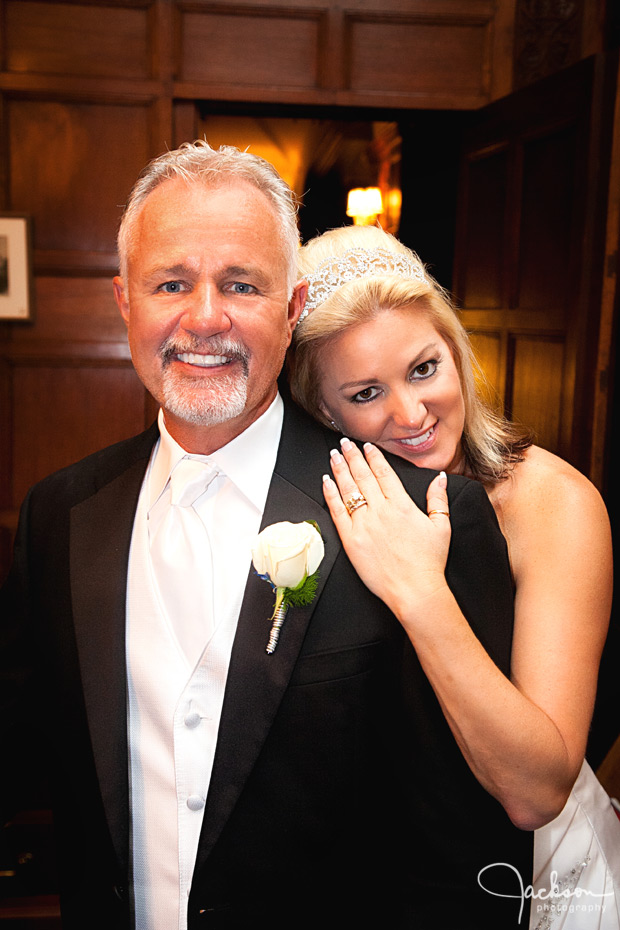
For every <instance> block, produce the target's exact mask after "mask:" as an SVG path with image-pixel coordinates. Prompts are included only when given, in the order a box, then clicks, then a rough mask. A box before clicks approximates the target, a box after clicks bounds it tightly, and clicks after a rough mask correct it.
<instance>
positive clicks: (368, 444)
mask: <svg viewBox="0 0 620 930" xmlns="http://www.w3.org/2000/svg"><path fill="white" fill-rule="evenodd" d="M373 449H374V446H373V444H372V443H371V442H365V443H364V452H372V450H373Z"/></svg>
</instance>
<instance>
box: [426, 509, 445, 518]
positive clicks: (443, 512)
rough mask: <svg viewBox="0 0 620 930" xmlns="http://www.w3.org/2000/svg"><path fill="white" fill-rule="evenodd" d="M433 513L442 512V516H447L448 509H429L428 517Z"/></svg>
mask: <svg viewBox="0 0 620 930" xmlns="http://www.w3.org/2000/svg"><path fill="white" fill-rule="evenodd" d="M434 513H442V514H443V515H444V517H449V516H450V511H449V510H429V512H428V516H429V517H432V516H433V514H434Z"/></svg>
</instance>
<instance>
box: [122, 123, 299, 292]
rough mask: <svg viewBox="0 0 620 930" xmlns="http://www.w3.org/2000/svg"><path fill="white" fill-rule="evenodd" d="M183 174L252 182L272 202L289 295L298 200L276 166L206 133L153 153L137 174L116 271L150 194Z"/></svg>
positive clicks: (210, 182)
mask: <svg viewBox="0 0 620 930" xmlns="http://www.w3.org/2000/svg"><path fill="white" fill-rule="evenodd" d="M174 178H182V179H184V180H186V181H187V182H195V181H197V182H200V183H202V184H204V185H205V186H207V187H208V186H212V187H215V186H217V185H218V184H220V183H221V182H222V181H228V180H242V181H246V182H248V183H249V184H252V185H253V186H254V187H256V188H257V190H259V191H262V193H263V194H264V195H265V196H266V197H267V199H268V200H269V201H270V203H271V205H272V206H273V208H274V211H275V214H276V217H277V220H278V223H279V226H280V230H281V233H282V238H281V240H280V242H274V243H273V247H274V249H281V250H282V252H283V255H284V258H285V261H286V268H287V290H288V294H289V297H290V295H291V294H292V291H293V287H294V285H295V282H296V280H297V250H298V248H299V231H298V228H297V201H296V198H295V195H294V193H293V192H292V191H291V189H290V187H289V186H288V184H287V183H286V181H284V180H283V179H282V178H281V177H280V175H279V174H278V172H277V171H276V169H275V168H274V167H273V165H271V164H270V163H269V162H268V161H265V159H264V158H260V157H259V156H258V155H251V154H250V153H249V152H242V151H241V150H240V149H237V148H235V147H234V146H232V145H223V146H221V148H219V149H212V148H211V146H210V145H209V143H208V142H207V141H206V140H205V139H197V140H196V141H195V142H184V143H183V145H181V146H179V148H178V149H175V150H174V151H172V152H164V154H163V155H159V156H158V157H157V158H154V159H153V161H151V162H150V163H149V164H148V165H147V166H146V168H145V169H144V170H143V171H142V173H141V174H140V177H139V178H138V180H137V181H136V183H135V184H134V186H133V188H132V191H131V193H130V195H129V199H128V201H127V204H126V206H125V210H124V212H123V216H122V219H121V224H120V228H119V231H118V240H117V243H118V256H119V263H120V273H121V277H122V278H123V280H124V281H125V282H126V281H127V264H128V260H129V253H130V251H131V249H132V247H133V245H134V237H135V227H136V220H137V219H138V216H139V214H140V211H141V209H142V207H143V205H144V202H145V200H146V199H147V197H148V196H149V194H150V193H151V192H152V191H153V190H155V188H156V187H158V186H159V185H160V184H161V183H162V182H163V181H166V180H172V179H174Z"/></svg>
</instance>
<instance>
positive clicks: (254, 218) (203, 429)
mask: <svg viewBox="0 0 620 930" xmlns="http://www.w3.org/2000/svg"><path fill="white" fill-rule="evenodd" d="M280 241H281V233H280V231H279V228H278V223H277V220H276V216H275V213H274V210H273V207H272V206H271V204H270V203H269V201H268V200H267V198H266V197H265V195H264V194H263V193H261V191H259V190H257V189H256V188H255V187H253V186H252V185H251V184H249V183H247V182H244V181H236V180H231V181H230V182H226V183H224V184H220V185H218V186H217V187H206V186H204V185H202V184H200V183H197V182H192V183H189V184H188V183H186V182H185V181H183V180H181V179H175V180H169V181H164V182H163V183H162V184H160V185H159V187H157V188H156V189H155V190H154V191H153V192H152V193H151V194H149V196H148V198H147V199H146V201H145V203H144V206H143V208H142V211H141V212H140V214H139V216H138V219H137V221H136V225H135V228H134V238H133V244H132V246H131V249H130V254H129V257H128V258H129V261H128V272H127V280H125V281H123V280H122V279H121V278H115V279H114V291H115V296H116V300H117V303H118V305H119V308H120V311H121V313H122V315H123V318H124V320H125V323H126V324H127V327H128V330H129V345H130V348H131V355H132V359H133V363H134V365H135V368H136V371H137V372H138V375H139V376H140V378H141V380H142V381H143V383H144V385H145V386H146V388H147V389H148V390H149V391H150V393H151V394H152V395H153V397H154V398H155V399H156V400H157V401H158V402H159V403H160V404H161V405H162V406H163V408H164V413H165V417H166V425H167V427H168V429H169V430H170V432H171V433H172V435H173V436H174V438H175V439H176V440H177V442H179V443H180V445H182V446H184V448H186V449H188V450H189V451H193V452H199V451H206V452H211V451H213V450H214V449H217V448H219V447H221V446H222V445H224V444H225V443H226V442H229V441H230V440H231V439H233V438H234V437H235V436H237V435H238V434H239V433H240V432H242V431H243V430H244V429H246V428H247V427H248V426H249V425H250V424H251V423H252V422H253V421H254V420H255V419H256V418H257V417H259V416H260V415H261V414H262V413H263V412H264V411H265V410H266V409H267V407H268V406H269V404H270V403H271V401H272V400H273V398H274V397H275V394H276V379H277V376H278V374H279V372H280V369H281V367H282V363H283V359H284V353H285V351H286V348H287V346H288V345H289V343H290V340H291V334H292V331H293V327H294V325H295V322H296V320H297V317H298V315H299V312H300V311H301V307H302V305H303V300H302V294H301V291H302V289H301V288H296V290H295V293H294V295H293V298H292V300H291V301H290V302H289V301H288V299H287V292H286V270H287V269H286V265H285V261H284V259H283V257H282V249H281V248H279V243H280ZM207 447H208V448H207Z"/></svg>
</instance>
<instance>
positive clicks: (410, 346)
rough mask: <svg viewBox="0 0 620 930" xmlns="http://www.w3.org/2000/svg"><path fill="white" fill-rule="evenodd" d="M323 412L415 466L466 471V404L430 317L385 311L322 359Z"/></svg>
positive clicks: (338, 339)
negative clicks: (463, 439)
mask: <svg viewBox="0 0 620 930" xmlns="http://www.w3.org/2000/svg"><path fill="white" fill-rule="evenodd" d="M320 378H321V388H322V398H323V403H322V405H321V409H322V411H323V413H325V415H326V416H327V417H328V418H329V419H330V420H334V421H335V423H336V425H337V427H338V428H339V429H340V430H341V431H342V432H343V433H344V434H345V435H347V436H350V437H351V438H354V439H361V440H364V441H369V442H373V443H375V444H376V445H378V446H381V448H382V449H385V450H386V451H387V452H393V453H395V454H396V455H399V456H400V457H401V458H405V459H408V460H409V461H410V462H414V463H415V464H416V465H420V466H424V467H425V468H434V469H437V470H441V469H444V470H445V471H448V472H451V471H460V470H462V468H461V458H462V450H461V436H462V433H463V426H464V422H465V404H464V400H463V392H462V390H461V383H460V379H459V375H458V372H457V369H456V366H455V364H454V359H453V357H452V353H451V351H450V349H449V347H448V344H447V343H446V342H445V341H444V340H443V339H442V338H441V336H440V335H439V333H438V332H437V330H436V329H435V327H434V326H433V324H432V323H431V322H430V321H429V320H428V319H427V317H426V316H425V314H424V313H420V312H419V310H418V309H417V308H416V310H415V311H413V310H410V309H401V310H384V311H382V312H381V313H379V315H378V316H377V317H376V318H375V319H374V320H372V321H370V322H368V323H360V324H358V325H356V326H352V327H350V328H349V329H346V330H344V331H343V332H342V333H340V334H339V335H338V336H335V337H334V338H333V339H331V340H330V341H329V343H328V344H327V345H326V346H325V347H324V349H323V351H322V355H321V365H320Z"/></svg>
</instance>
